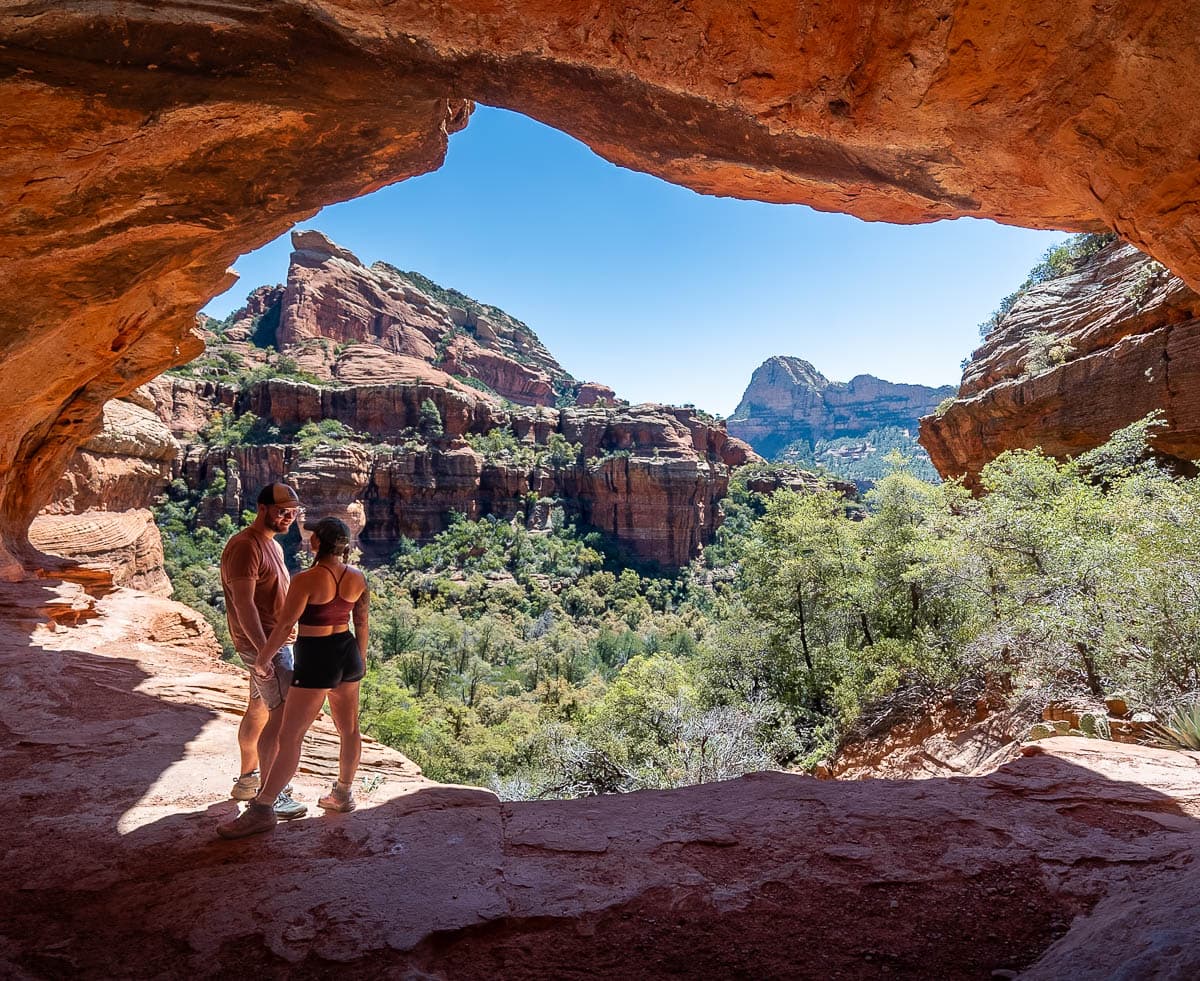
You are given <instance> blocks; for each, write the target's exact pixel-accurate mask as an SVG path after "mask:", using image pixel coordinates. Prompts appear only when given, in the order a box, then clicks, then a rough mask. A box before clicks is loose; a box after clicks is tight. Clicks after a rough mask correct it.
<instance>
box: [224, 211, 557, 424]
mask: <svg viewBox="0 0 1200 981" xmlns="http://www.w3.org/2000/svg"><path fill="white" fill-rule="evenodd" d="M292 245H293V248H294V251H293V252H292V259H291V264H290V265H289V267H288V280H287V287H286V288H285V289H284V290H283V291H282V292H281V293H279V294H278V308H277V309H274V308H273V309H272V310H270V311H268V313H266V314H264V315H262V316H263V317H271V318H273V320H274V322H277V323H278V329H277V330H275V331H273V332H272V333H271V337H270V338H269V339H267V338H265V337H264V338H262V339H263V340H264V341H266V342H269V343H273V344H275V345H276V346H278V347H279V349H280V350H281V351H283V352H285V353H287V354H289V355H293V354H294V355H296V357H297V360H298V361H299V364H300V366H301V367H302V368H306V369H309V370H315V371H316V373H317V374H318V375H319V376H322V377H327V376H329V375H330V374H332V375H333V376H334V377H337V378H339V379H341V378H342V376H343V371H342V370H340V365H339V364H336V363H335V362H336V361H339V360H340V359H339V358H338V353H337V352H338V349H339V348H341V347H342V346H344V345H347V344H353V343H357V344H364V343H365V344H368V345H370V347H369V348H368V349H367V351H369V350H370V349H371V348H374V347H378V348H382V349H383V350H384V351H387V352H390V353H391V354H392V355H398V356H400V357H401V358H402V359H403V362H407V363H408V364H410V365H411V364H412V363H413V362H424V363H425V364H426V365H428V366H430V367H431V368H436V369H438V373H439V374H443V373H444V374H446V375H461V376H465V377H468V378H475V379H478V380H479V381H481V382H483V383H484V384H485V385H486V386H488V387H489V388H490V389H492V390H493V391H495V392H496V393H497V394H498V395H500V396H502V397H503V398H506V399H508V400H510V401H512V402H516V403H517V404H519V405H554V402H555V398H556V393H555V390H556V388H557V389H561V390H563V391H568V390H570V389H572V388H573V387H574V386H575V380H574V379H573V378H571V376H570V375H568V374H567V373H566V372H565V371H563V369H562V366H561V365H559V363H558V362H557V361H555V360H554V358H553V357H552V356H551V355H550V352H549V351H547V350H546V349H545V347H544V346H543V345H542V343H541V342H540V341H539V340H538V339H537V337H536V336H535V335H534V333H533V331H531V330H530V329H529V328H528V327H526V326H525V325H524V324H522V323H521V322H520V321H518V320H515V319H514V318H512V317H510V316H509V315H508V314H506V313H505V312H504V311H502V310H500V309H498V308H496V307H490V306H485V305H483V304H480V303H478V302H476V301H475V300H472V299H471V298H470V297H468V296H465V295H463V294H461V293H457V292H455V291H453V290H445V289H442V288H441V287H439V286H437V285H436V284H435V283H433V282H431V281H430V280H428V279H425V277H423V276H419V275H418V274H416V273H403V272H401V271H400V270H399V269H396V268H395V267H394V266H390V265H388V264H387V263H385V262H377V263H375V265H373V266H372V267H371V268H369V269H368V268H367V267H366V266H364V265H363V264H362V263H361V262H360V261H359V260H358V258H357V257H356V256H355V255H353V254H352V253H350V252H349V251H347V250H346V249H343V248H342V247H341V246H339V245H336V244H334V243H333V242H331V241H329V239H327V238H326V237H325V236H324V235H322V234H321V233H320V232H317V231H311V230H310V231H302V232H293V233H292ZM259 293H261V291H257V292H256V293H255V294H254V295H253V296H252V299H254V298H255V297H257V296H258V295H259ZM249 311H250V307H247V312H246V313H244V314H242V319H247V318H252V315H251V314H250V312H249ZM259 322H261V323H267V321H266V320H265V319H260V321H259ZM243 333H245V332H244V331H243ZM226 336H228V334H226ZM247 336H249V335H248V334H247ZM367 351H363V350H362V348H358V349H357V355H358V360H359V361H360V362H361V361H362V360H364V355H366V354H367ZM403 362H402V363H403ZM392 363H393V364H394V363H395V362H394V360H393V362H392ZM329 364H334V366H333V368H332V371H331V370H330V369H329V368H328V367H327V365H329ZM410 371H411V369H410ZM375 373H376V375H377V376H381V377H380V380H384V381H398V380H400V378H402V377H404V375H401V376H400V377H398V378H388V377H382V376H383V370H381V368H380V367H379V366H376V367H375ZM460 387H461V386H460Z"/></svg>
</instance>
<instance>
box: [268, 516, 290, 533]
mask: <svg viewBox="0 0 1200 981" xmlns="http://www.w3.org/2000/svg"><path fill="white" fill-rule="evenodd" d="M291 524H292V522H291V519H289V518H275V519H274V520H272V519H270V518H268V519H267V529H268V530H269V531H273V532H274V533H275V534H276V535H282V534H283V533H284V532H285V531H287V530H288V528H289V527H290V526H291Z"/></svg>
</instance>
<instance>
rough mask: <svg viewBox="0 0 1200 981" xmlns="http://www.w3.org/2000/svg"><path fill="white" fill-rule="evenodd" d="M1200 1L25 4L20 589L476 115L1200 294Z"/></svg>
mask: <svg viewBox="0 0 1200 981" xmlns="http://www.w3.org/2000/svg"><path fill="white" fill-rule="evenodd" d="M1198 36H1200V5H1196V4H1194V3H1192V2H1191V0H1167V2H1155V3H1150V2H1124V3H1122V2H1116V0H1101V2H1086V3H1085V2H1076V0H1054V2H1045V0H1031V2H1025V3H1012V2H1008V0H995V2H987V0H985V2H966V0H961V2H952V0H944V2H937V0H914V2H909V3H902V4H900V3H895V2H886V0H876V2H862V3H846V2H796V0H790V2H782V0H763V2H755V3H734V2H728V0H693V2H680V0H645V2H641V3H638V2H635V3H632V4H619V5H618V4H608V3H598V2H588V3H575V4H563V3H561V2H553V3H551V2H546V0H526V2H519V0H509V2H503V3H501V2H494V0H474V2H463V3H427V2H420V3H418V2H407V0H395V2H391V3H388V2H379V0H371V2H366V0H362V2H355V0H347V2H342V3H332V2H321V0H316V2H308V3H289V2H228V3H226V2H203V3H184V2H167V3H153V4H152V3H128V2H121V3H116V2H102V0H90V2H83V0H54V2H10V3H5V4H3V5H0V104H2V105H3V106H4V107H5V111H4V114H3V117H2V118H0V131H2V132H3V147H4V149H3V154H2V155H0V193H2V195H3V200H4V205H5V206H4V208H3V209H2V210H0V255H3V256H4V266H3V268H4V275H3V277H0V358H2V359H3V368H4V378H5V384H4V385H3V386H2V387H0V418H3V420H4V425H3V427H2V428H0V574H3V575H4V576H6V577H8V578H13V577H16V576H18V575H21V574H23V572H24V571H26V570H28V568H29V567H30V563H31V562H35V561H36V560H35V557H33V556H32V555H31V553H30V550H29V547H28V545H27V540H26V529H27V527H28V524H29V521H30V520H31V518H32V516H33V514H34V513H36V511H37V510H38V508H39V507H41V506H42V504H44V503H45V500H46V498H47V496H48V494H49V492H50V488H51V487H52V486H53V484H54V480H55V478H56V476H57V474H58V473H60V472H61V471H62V469H63V466H64V464H65V462H66V460H67V458H68V457H69V455H70V453H71V452H72V451H73V449H74V448H75V447H76V446H77V445H78V444H79V443H80V442H81V441H82V440H83V439H85V438H86V437H87V436H88V435H89V434H90V433H92V432H94V431H95V429H96V427H97V426H98V423H99V419H100V412H101V407H102V405H103V404H104V402H105V401H107V400H108V399H110V398H112V397H114V396H117V395H121V394H124V393H127V392H129V391H131V390H132V389H133V388H134V387H136V386H137V385H138V384H140V383H141V382H143V381H145V380H147V379H149V378H151V377H153V376H154V375H156V374H158V373H159V372H161V371H162V370H164V369H165V368H167V367H169V366H171V365H174V364H179V363H183V362H185V361H187V360H190V359H191V358H192V357H194V356H195V355H196V354H197V353H198V352H199V341H198V340H197V339H196V337H195V335H194V334H193V331H192V324H193V321H194V316H195V314H196V312H197V311H198V310H199V309H200V308H201V307H202V306H203V305H204V304H205V303H206V302H207V301H208V300H209V299H210V298H211V297H212V296H214V295H216V294H218V293H220V292H222V291H223V290H225V289H226V288H228V286H229V285H230V284H231V282H232V277H231V274H230V273H229V272H228V271H227V269H228V266H229V265H230V264H231V263H232V262H233V261H234V260H235V259H236V258H237V257H238V256H239V255H241V254H243V253H245V252H247V251H249V250H251V249H254V248H256V247H258V246H260V245H262V244H264V243H266V242H268V241H270V240H272V239H273V238H275V237H276V236H278V235H279V234H280V233H282V232H283V231H285V230H286V229H287V228H289V227H290V226H292V225H293V224H294V223H296V222H299V221H302V220H304V219H306V218H308V217H310V216H312V215H313V214H315V213H316V212H317V211H318V210H319V209H320V208H321V207H323V206H324V205H326V204H330V203H332V202H336V201H340V200H345V199H347V198H351V197H355V196H357V195H361V194H366V193H368V192H370V191H372V190H375V189H377V188H379V187H382V186H384V185H387V184H389V183H394V182H396V181H399V180H403V179H405V178H408V177H411V176H414V175H417V174H422V173H427V172H429V171H431V170H434V169H436V168H437V167H438V166H440V164H441V161H442V159H443V156H444V153H445V149H446V143H447V140H448V137H449V135H450V134H452V133H454V132H455V131H457V130H458V129H461V128H462V127H463V126H465V125H467V124H468V123H469V117H470V112H471V108H472V102H481V103H485V104H488V105H494V106H499V107H504V108H508V109H512V110H515V111H518V112H522V113H525V114H527V115H529V116H532V117H534V118H536V119H539V120H541V121H542V122H545V123H547V124H549V125H551V126H554V127H557V128H558V129H561V130H563V131H565V132H568V133H570V134H571V135H573V136H575V137H577V138H578V139H580V140H582V141H584V142H585V143H587V144H588V145H589V146H591V147H592V148H593V149H594V150H595V151H596V152H597V153H599V154H601V155H602V156H604V157H606V158H607V159H609V160H611V161H613V162H614V163H617V164H620V165H622V166H626V167H630V168H633V169H637V170H641V171H646V172H648V173H652V174H655V175H658V176H660V177H662V178H664V179H666V180H669V181H673V182H675V183H678V184H682V185H686V186H688V187H691V188H694V189H695V190H697V191H700V192H703V193H709V194H724V195H732V196H736V197H742V198H751V199H758V200H762V201H770V202H794V203H803V204H808V205H811V206H813V207H815V208H819V209H822V210H829V211H841V212H846V213H848V214H852V215H856V216H858V217H860V218H863V219H867V220H877V221H891V222H902V223H915V222H925V221H933V220H936V219H940V218H953V217H958V216H972V217H978V218H992V219H995V220H997V221H1000V222H1005V223H1009V224H1017V225H1024V226H1028V227H1033V228H1055V229H1063V230H1075V231H1085V230H1101V229H1113V230H1115V231H1117V232H1118V233H1119V234H1121V235H1122V236H1123V237H1124V238H1126V239H1127V240H1129V241H1130V242H1132V243H1134V244H1135V245H1137V246H1138V247H1140V248H1142V249H1143V250H1145V251H1147V252H1149V253H1151V254H1152V255H1154V256H1155V257H1156V258H1158V259H1159V260H1161V261H1162V262H1164V263H1165V264H1166V265H1167V266H1169V267H1170V268H1171V269H1172V270H1174V271H1175V272H1176V273H1178V274H1179V275H1180V276H1182V277H1183V278H1184V279H1185V280H1187V281H1188V282H1189V283H1190V284H1191V285H1192V286H1193V287H1196V286H1200V251H1198V248H1197V242H1198V241H1200V195H1198V194H1197V184H1198V181H1200V155H1198V154H1200V113H1198V112H1197V111H1196V109H1197V107H1198V106H1200V99H1198V97H1197V96H1198V94H1200V71H1197V60H1198V56H1197V53H1196V44H1195V39H1196V38H1197V37H1198Z"/></svg>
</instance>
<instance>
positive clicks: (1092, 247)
mask: <svg viewBox="0 0 1200 981" xmlns="http://www.w3.org/2000/svg"><path fill="white" fill-rule="evenodd" d="M1116 239H1117V236H1116V233H1114V232H1105V233H1103V234H1098V233H1095V232H1086V233H1084V234H1082V235H1072V236H1071V237H1070V238H1068V239H1067V240H1066V241H1064V242H1061V243H1059V244H1058V245H1055V246H1051V247H1050V248H1049V249H1047V250H1046V252H1045V254H1044V255H1043V256H1042V259H1041V261H1040V262H1039V263H1038V264H1037V265H1036V266H1034V267H1033V268H1032V269H1031V270H1029V275H1028V276H1026V277H1025V282H1023V283H1022V284H1021V285H1020V286H1018V287H1017V288H1016V290H1014V291H1013V292H1012V293H1009V294H1008V296H1006V297H1005V298H1004V299H1003V300H1001V301H1000V305H999V306H998V307H997V308H996V309H995V310H993V311H992V315H991V316H990V317H988V319H987V320H985V321H984V322H983V323H981V324H980V325H979V336H980V337H983V338H986V337H987V336H988V335H989V334H991V332H992V331H994V330H995V329H996V327H997V326H998V325H999V323H1000V321H1001V320H1003V319H1004V317H1005V315H1006V314H1007V313H1008V311H1009V310H1011V309H1012V307H1013V304H1014V303H1016V302H1017V300H1019V299H1020V298H1021V297H1022V296H1024V295H1025V294H1026V293H1027V292H1029V290H1030V289H1031V288H1032V287H1034V286H1037V285H1038V284H1040V283H1046V282H1049V281H1050V280H1052V279H1058V278H1059V277H1060V276H1066V275H1069V274H1070V273H1073V272H1074V271H1075V270H1076V269H1079V268H1080V267H1081V266H1083V265H1084V264H1085V263H1086V262H1087V261H1088V260H1089V259H1090V258H1091V257H1092V256H1094V255H1096V253H1098V252H1099V251H1100V250H1101V249H1103V248H1104V247H1105V246H1106V245H1108V244H1110V243H1111V242H1115V241H1116Z"/></svg>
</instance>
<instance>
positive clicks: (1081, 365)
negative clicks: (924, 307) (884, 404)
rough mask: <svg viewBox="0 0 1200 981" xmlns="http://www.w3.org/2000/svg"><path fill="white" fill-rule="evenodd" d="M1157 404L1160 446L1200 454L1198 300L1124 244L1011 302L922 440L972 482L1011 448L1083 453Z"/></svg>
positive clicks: (939, 461)
mask: <svg viewBox="0 0 1200 981" xmlns="http://www.w3.org/2000/svg"><path fill="white" fill-rule="evenodd" d="M1154 409H1162V410H1163V411H1164V413H1165V419H1166V422H1167V429H1166V430H1165V431H1164V432H1163V433H1162V435H1161V436H1159V437H1157V438H1156V439H1155V441H1154V447H1155V449H1156V450H1157V451H1158V452H1160V453H1162V454H1164V455H1165V456H1168V457H1174V458H1175V459H1177V460H1178V461H1180V463H1181V465H1183V466H1187V465H1188V464H1189V462H1190V461H1193V460H1196V459H1200V296H1198V295H1197V294H1196V293H1195V291H1193V290H1192V289H1191V288H1190V287H1188V286H1187V285H1186V284H1185V283H1184V282H1183V281H1182V280H1180V279H1179V278H1178V277H1176V276H1172V275H1171V274H1170V273H1168V272H1167V271H1166V270H1165V269H1163V268H1162V267H1161V266H1159V265H1157V264H1156V263H1154V262H1153V261H1152V260H1151V259H1150V258H1149V257H1148V256H1145V255H1143V254H1142V253H1140V252H1139V251H1137V250H1136V249H1135V248H1133V246H1130V245H1124V244H1120V243H1115V244H1113V245H1110V246H1108V247H1106V248H1105V249H1104V250H1102V251H1101V252H1100V253H1098V254H1097V255H1096V256H1095V257H1093V259H1092V260H1091V261H1089V262H1087V263H1085V264H1084V265H1083V266H1081V267H1080V268H1079V269H1077V270H1076V271H1075V272H1074V273H1072V274H1070V275H1067V276H1062V277H1059V278H1058V279H1053V280H1050V281H1049V282H1046V283H1043V284H1041V285H1039V286H1035V287H1033V288H1031V289H1030V290H1029V291H1028V292H1027V293H1026V294H1025V295H1024V296H1022V297H1021V298H1020V299H1018V300H1017V302H1016V303H1014V304H1013V306H1012V308H1011V309H1010V310H1009V312H1008V314H1007V315H1006V316H1005V317H1004V318H1003V319H1002V320H1001V322H1000V324H999V325H998V326H997V328H996V329H995V330H994V331H993V332H992V333H991V334H990V335H989V336H988V338H987V339H986V340H985V341H984V343H983V344H982V345H981V346H980V347H979V349H978V350H977V351H976V352H975V354H974V355H973V357H972V359H971V361H970V363H969V364H968V365H967V367H966V369H965V370H964V372H963V379H962V385H961V387H960V389H959V392H958V395H957V398H956V399H955V401H954V402H953V403H952V404H951V405H950V406H949V408H948V410H947V411H945V412H944V414H942V415H940V416H936V415H931V416H927V417H926V418H924V419H922V420H921V436H920V439H921V443H922V445H924V446H925V448H926V449H927V450H928V451H929V456H930V458H931V459H932V461H933V463H934V466H936V467H937V468H938V471H939V472H940V473H941V474H942V475H943V476H959V475H965V476H966V478H967V482H968V484H971V485H973V484H974V483H975V480H976V477H977V476H978V473H979V471H980V470H981V469H982V468H983V467H984V466H985V465H986V464H987V463H988V462H989V461H990V460H993V459H994V458H995V457H997V456H998V455H999V454H1001V453H1002V452H1004V451H1005V450H1010V449H1032V448H1034V447H1041V448H1042V450H1044V451H1045V452H1046V453H1048V454H1050V455H1052V456H1056V457H1060V458H1061V457H1066V456H1073V455H1077V454H1079V453H1082V452H1084V451H1086V450H1090V449H1092V448H1093V447H1096V446H1099V445H1100V444H1101V443H1103V442H1105V441H1106V440H1107V439H1108V438H1109V436H1110V435H1111V434H1112V433H1113V432H1114V431H1115V430H1117V429H1120V428H1121V427H1122V426H1126V425H1128V424H1129V423H1131V422H1134V421H1135V420H1137V419H1140V418H1141V417H1142V416H1144V415H1146V413H1148V412H1150V411H1151V410H1154Z"/></svg>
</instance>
